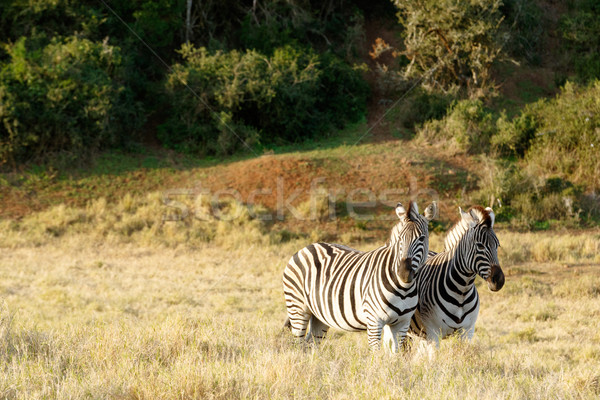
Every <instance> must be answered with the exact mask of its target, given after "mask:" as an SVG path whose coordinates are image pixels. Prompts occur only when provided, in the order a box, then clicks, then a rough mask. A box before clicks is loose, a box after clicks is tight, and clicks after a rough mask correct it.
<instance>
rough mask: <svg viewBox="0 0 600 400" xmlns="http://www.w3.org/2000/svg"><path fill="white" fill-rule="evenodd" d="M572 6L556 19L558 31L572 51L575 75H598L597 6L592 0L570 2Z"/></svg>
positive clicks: (599, 30)
mask: <svg viewBox="0 0 600 400" xmlns="http://www.w3.org/2000/svg"><path fill="white" fill-rule="evenodd" d="M573 3H574V4H573V9H572V11H571V12H569V13H567V14H566V15H564V16H563V17H562V18H561V19H560V27H559V31H560V33H561V35H562V38H563V39H564V40H565V42H566V43H565V44H566V47H567V49H568V50H569V51H570V52H571V53H572V54H571V55H570V58H571V60H572V61H571V62H572V63H573V64H574V67H575V72H576V74H577V77H578V78H579V79H580V80H583V81H589V80H593V79H598V78H600V5H599V4H598V2H597V1H594V0H578V1H575V2H573Z"/></svg>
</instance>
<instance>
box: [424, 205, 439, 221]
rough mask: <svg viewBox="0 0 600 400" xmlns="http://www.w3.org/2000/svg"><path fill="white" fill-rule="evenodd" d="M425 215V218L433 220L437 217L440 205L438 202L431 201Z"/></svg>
mask: <svg viewBox="0 0 600 400" xmlns="http://www.w3.org/2000/svg"><path fill="white" fill-rule="evenodd" d="M423 215H424V216H425V219H427V221H431V220H432V219H434V218H435V217H437V216H438V206H437V202H435V201H434V202H433V203H431V204H430V205H429V206H428V207H427V208H426V209H425V212H424V213H423Z"/></svg>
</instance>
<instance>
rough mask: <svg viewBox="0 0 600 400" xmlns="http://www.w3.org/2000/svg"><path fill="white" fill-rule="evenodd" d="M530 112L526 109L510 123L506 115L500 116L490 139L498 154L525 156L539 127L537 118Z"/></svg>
mask: <svg viewBox="0 0 600 400" xmlns="http://www.w3.org/2000/svg"><path fill="white" fill-rule="evenodd" d="M530 110H531V109H530V108H528V107H526V108H525V110H524V111H522V112H521V114H519V115H518V116H517V117H515V118H513V119H512V120H511V121H509V120H508V118H507V117H506V114H503V115H502V116H500V118H499V119H498V121H497V122H496V125H497V128H498V131H497V133H496V134H495V135H494V136H493V137H492V139H491V143H492V145H493V148H494V149H495V150H496V152H497V153H498V154H500V155H504V156H518V157H523V156H524V155H525V152H526V151H527V150H528V149H529V146H530V145H531V141H532V140H533V139H534V137H535V133H536V131H537V129H538V127H539V125H540V122H539V120H538V117H537V116H536V115H535V113H534V112H532V111H530Z"/></svg>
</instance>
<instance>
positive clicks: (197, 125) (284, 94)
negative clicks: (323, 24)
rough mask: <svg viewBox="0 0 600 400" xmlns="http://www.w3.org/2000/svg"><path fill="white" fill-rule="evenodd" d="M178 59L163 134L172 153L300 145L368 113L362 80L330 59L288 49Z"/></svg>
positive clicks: (200, 52) (195, 53)
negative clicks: (257, 144) (244, 145)
mask: <svg viewBox="0 0 600 400" xmlns="http://www.w3.org/2000/svg"><path fill="white" fill-rule="evenodd" d="M180 53H181V55H182V56H183V59H184V64H176V65H175V66H174V67H173V70H172V73H170V74H169V76H168V78H167V81H166V92H167V94H168V97H169V100H170V103H171V104H172V106H173V108H172V110H171V111H170V115H171V117H170V118H169V119H168V121H167V122H166V123H165V124H163V125H162V126H161V127H160V129H159V139H160V140H161V141H162V142H163V143H164V144H165V145H167V146H169V147H172V148H176V149H179V150H185V151H192V152H197V153H203V154H222V153H230V152H232V151H234V150H235V149H236V148H239V147H240V145H241V140H239V139H242V140H244V141H245V142H246V143H248V144H252V143H255V142H257V141H260V142H262V143H270V142H278V141H286V142H296V141H300V140H303V139H306V138H311V137H314V136H316V135H318V134H323V133H325V132H327V130H328V129H329V128H330V127H331V126H337V127H341V126H343V125H344V123H345V122H347V121H356V120H357V119H359V118H360V117H361V116H362V115H363V113H364V109H365V104H366V94H367V87H366V83H364V81H363V80H362V78H361V75H360V72H359V71H357V70H356V69H354V68H352V67H350V66H348V65H347V64H346V63H344V62H342V61H341V60H339V59H338V58H337V57H335V56H333V55H331V54H328V53H325V54H322V55H318V54H316V53H314V52H313V51H312V50H304V49H295V48H292V47H290V46H286V47H283V48H278V49H276V50H275V51H274V52H273V55H272V56H270V57H267V56H265V55H263V54H261V53H259V52H257V51H254V50H248V51H246V52H240V51H237V50H233V51H229V52H223V51H217V52H212V53H211V52H209V51H208V50H207V49H205V48H199V49H196V48H194V47H193V46H191V45H184V46H182V49H181V51H180Z"/></svg>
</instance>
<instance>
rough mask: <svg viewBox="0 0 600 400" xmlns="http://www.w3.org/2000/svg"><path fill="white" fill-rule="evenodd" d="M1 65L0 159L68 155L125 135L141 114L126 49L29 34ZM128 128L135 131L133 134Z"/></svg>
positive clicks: (81, 153) (76, 155) (12, 160)
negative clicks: (126, 74) (126, 69)
mask: <svg viewBox="0 0 600 400" xmlns="http://www.w3.org/2000/svg"><path fill="white" fill-rule="evenodd" d="M6 50H7V52H8V54H9V62H8V63H6V64H4V65H2V67H1V70H0V121H1V123H2V125H1V126H0V164H3V163H7V162H10V163H11V164H13V165H15V163H17V162H21V161H27V160H32V159H33V160H41V159H46V158H48V157H49V156H51V155H56V154H61V155H63V156H65V157H66V158H67V160H71V161H72V160H76V159H80V158H85V156H86V155H88V154H89V153H90V152H91V151H94V150H97V149H99V148H102V147H105V146H108V145H114V144H117V143H124V142H125V141H127V140H128V139H129V138H130V136H128V135H130V134H131V131H132V130H133V129H135V127H136V126H137V124H138V123H139V121H140V117H139V108H138V106H137V105H136V104H135V102H133V101H132V99H131V93H130V91H129V90H128V89H127V87H126V86H125V85H124V84H123V83H122V82H121V76H120V71H119V67H120V65H121V62H122V56H121V52H120V49H119V48H118V47H116V46H111V45H109V44H108V43H107V42H106V41H104V42H102V43H97V42H92V41H90V40H87V39H79V38H77V37H66V38H64V39H58V38H53V39H52V40H50V41H49V42H48V41H47V40H46V39H45V38H44V37H43V36H41V37H37V38H29V39H27V38H22V39H20V40H18V41H17V42H16V43H15V44H14V45H12V46H6ZM125 133H127V135H126V134H125Z"/></svg>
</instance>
